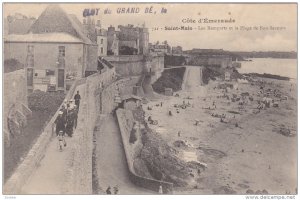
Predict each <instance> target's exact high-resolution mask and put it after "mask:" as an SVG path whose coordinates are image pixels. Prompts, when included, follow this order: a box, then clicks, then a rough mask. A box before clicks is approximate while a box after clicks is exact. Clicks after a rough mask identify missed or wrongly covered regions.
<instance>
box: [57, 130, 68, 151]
mask: <svg viewBox="0 0 300 200" xmlns="http://www.w3.org/2000/svg"><path fill="white" fill-rule="evenodd" d="M57 139H58V143H59V150H60V151H62V147H63V146H64V147H66V146H67V142H66V140H65V137H64V133H63V131H59V133H58V135H57Z"/></svg>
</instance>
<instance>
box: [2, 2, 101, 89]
mask: <svg viewBox="0 0 300 200" xmlns="http://www.w3.org/2000/svg"><path fill="white" fill-rule="evenodd" d="M97 50H98V49H97V44H95V43H93V42H92V41H91V40H90V39H89V38H88V37H87V36H86V35H85V34H84V29H83V27H82V25H81V23H80V21H79V20H78V19H76V16H74V15H73V16H72V15H68V14H66V13H65V11H64V10H62V9H61V8H60V7H59V6H58V5H50V6H48V7H47V8H46V9H45V11H44V12H43V13H42V14H41V15H40V17H39V18H38V19H37V20H36V21H35V23H34V24H33V25H32V26H31V28H30V29H29V33H28V34H25V35H15V34H11V35H7V36H5V37H4V59H5V60H7V59H16V60H18V61H19V62H20V63H22V64H24V66H25V67H26V74H27V86H28V90H29V91H32V90H35V89H40V90H42V91H57V90H61V91H65V90H66V86H67V84H66V82H67V81H69V80H71V79H76V78H81V77H84V75H85V71H86V70H87V69H88V70H89V71H92V70H94V71H97Z"/></svg>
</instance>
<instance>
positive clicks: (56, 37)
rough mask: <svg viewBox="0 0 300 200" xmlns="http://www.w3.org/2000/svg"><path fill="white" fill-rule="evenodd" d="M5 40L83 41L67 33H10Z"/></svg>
mask: <svg viewBox="0 0 300 200" xmlns="http://www.w3.org/2000/svg"><path fill="white" fill-rule="evenodd" d="M4 42H45V43H56V42H59V43H60V42H63V43H83V41H82V40H80V39H79V38H77V37H74V36H72V35H70V34H67V33H42V34H32V33H30V34H25V35H17V34H10V35H7V36H5V37H4Z"/></svg>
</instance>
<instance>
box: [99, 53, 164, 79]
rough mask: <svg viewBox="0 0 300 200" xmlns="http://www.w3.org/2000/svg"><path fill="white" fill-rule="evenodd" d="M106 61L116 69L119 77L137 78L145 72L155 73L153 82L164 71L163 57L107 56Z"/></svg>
mask: <svg viewBox="0 0 300 200" xmlns="http://www.w3.org/2000/svg"><path fill="white" fill-rule="evenodd" d="M105 59H106V60H108V61H109V62H111V63H112V64H113V65H114V66H115V67H116V72H117V74H119V75H121V76H138V75H142V74H144V73H145V72H149V71H150V68H151V71H152V72H155V78H154V79H153V80H154V81H155V80H156V79H157V78H159V77H160V75H161V73H162V71H163V69H164V56H159V55H155V56H151V55H149V56H143V55H130V56H125V55H121V56H107V57H105Z"/></svg>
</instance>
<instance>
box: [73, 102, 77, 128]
mask: <svg viewBox="0 0 300 200" xmlns="http://www.w3.org/2000/svg"><path fill="white" fill-rule="evenodd" d="M73 115H74V128H75V129H76V127H77V119H78V109H77V106H76V105H74V110H73Z"/></svg>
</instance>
